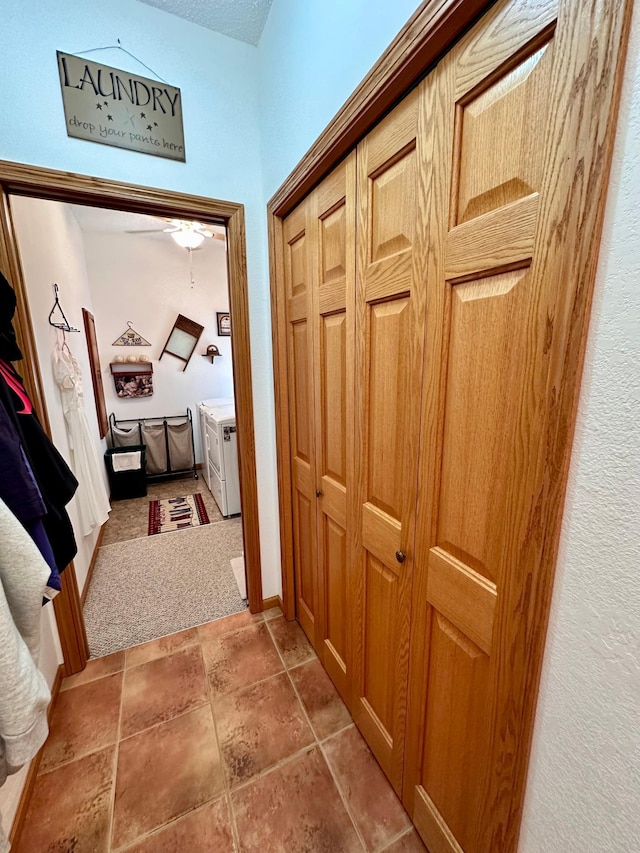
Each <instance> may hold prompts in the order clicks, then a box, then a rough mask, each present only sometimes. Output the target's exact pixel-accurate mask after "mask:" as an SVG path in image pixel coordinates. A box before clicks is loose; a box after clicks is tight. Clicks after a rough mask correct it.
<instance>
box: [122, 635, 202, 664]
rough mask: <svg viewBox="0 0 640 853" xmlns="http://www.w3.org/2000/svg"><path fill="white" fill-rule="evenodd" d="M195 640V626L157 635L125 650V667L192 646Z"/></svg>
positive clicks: (196, 640)
mask: <svg viewBox="0 0 640 853" xmlns="http://www.w3.org/2000/svg"><path fill="white" fill-rule="evenodd" d="M197 642H198V631H197V630H196V628H187V630H186V631H178V632H177V633H176V634H168V635H167V636H166V637H159V638H158V639H157V640H150V641H149V642H148V643H142V644H141V645H139V646H132V648H130V649H127V652H126V654H127V660H126V666H127V669H129V668H130V667H132V666H139V665H140V664H143V663H148V662H149V661H150V660H155V659H156V658H161V657H164V656H165V655H170V654H173V653H174V652H178V651H180V650H181V649H185V648H187V647H188V646H193V645H194V644H195V643H197Z"/></svg>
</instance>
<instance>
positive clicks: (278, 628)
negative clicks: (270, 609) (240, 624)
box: [267, 616, 316, 668]
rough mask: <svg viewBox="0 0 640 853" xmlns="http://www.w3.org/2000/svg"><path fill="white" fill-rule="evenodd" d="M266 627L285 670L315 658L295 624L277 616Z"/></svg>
mask: <svg viewBox="0 0 640 853" xmlns="http://www.w3.org/2000/svg"><path fill="white" fill-rule="evenodd" d="M267 626H268V628H269V631H270V632H271V636H272V637H273V639H274V642H275V644H276V646H277V647H278V651H279V652H280V654H281V655H282V659H283V660H284V663H285V666H286V667H287V668H289V667H292V666H298V664H301V663H304V661H307V660H311V659H312V658H315V656H316V653H315V652H314V650H313V648H312V646H311V643H310V642H309V640H307V637H306V634H305V633H304V631H303V630H302V628H301V627H300V625H298V623H297V622H288V621H287V620H286V619H285V618H284V616H279V617H278V618H277V619H270V620H269V621H268V622H267Z"/></svg>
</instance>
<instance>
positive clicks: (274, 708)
mask: <svg viewBox="0 0 640 853" xmlns="http://www.w3.org/2000/svg"><path fill="white" fill-rule="evenodd" d="M213 713H214V716H215V720H216V728H217V730H218V738H219V740H220V749H221V751H222V755H223V758H224V762H225V767H226V772H227V781H228V783H229V784H230V785H232V786H233V785H237V784H239V783H241V782H244V781H246V780H247V779H249V778H250V777H251V776H255V775H256V774H258V773H261V772H262V771H263V770H266V769H267V768H268V767H271V766H273V765H274V764H277V763H278V762H279V761H282V759H283V758H287V757H288V756H289V755H293V753H294V752H298V751H299V750H301V749H303V748H304V747H305V746H309V745H310V744H312V743H313V741H314V736H313V732H312V731H311V729H310V728H309V724H308V723H307V721H306V718H305V715H304V712H303V710H302V707H301V705H300V702H299V700H298V698H297V696H296V695H295V693H294V690H293V688H292V686H291V683H290V681H289V678H288V676H287V674H286V673H285V672H283V673H281V674H280V675H276V676H274V677H273V678H269V679H267V680H266V681H261V682H259V683H258V684H254V685H252V686H251V687H246V688H245V689H244V690H238V691H236V692H235V693H231V694H230V695H225V696H221V697H220V698H219V699H217V700H216V702H215V704H214V709H213Z"/></svg>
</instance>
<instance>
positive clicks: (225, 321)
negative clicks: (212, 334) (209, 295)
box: [216, 311, 231, 338]
mask: <svg viewBox="0 0 640 853" xmlns="http://www.w3.org/2000/svg"><path fill="white" fill-rule="evenodd" d="M216 317H217V318H218V335H219V336H220V337H227V338H230V337H231V314H229V312H228V311H226V312H223V311H216Z"/></svg>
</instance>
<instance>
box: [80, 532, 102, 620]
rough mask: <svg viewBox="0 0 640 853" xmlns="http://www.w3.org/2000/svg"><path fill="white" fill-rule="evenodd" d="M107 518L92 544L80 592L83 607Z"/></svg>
mask: <svg viewBox="0 0 640 853" xmlns="http://www.w3.org/2000/svg"><path fill="white" fill-rule="evenodd" d="M107 523H108V520H107V521H105V523H104V524H103V525H102V527H101V528H100V532H99V533H98V538H97V539H96V544H95V545H94V546H93V554H92V555H91V562H90V563H89V570H88V572H87V577H86V578H85V581H84V586H83V587H82V593H81V594H80V604H81V606H82V607H84V602H85V599H86V597H87V593H88V592H89V584H90V583H91V578H92V577H93V570H94V569H95V567H96V562H97V560H98V551H99V550H100V546H101V545H102V537H103V536H104V529H105V527H106V526H107Z"/></svg>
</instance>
